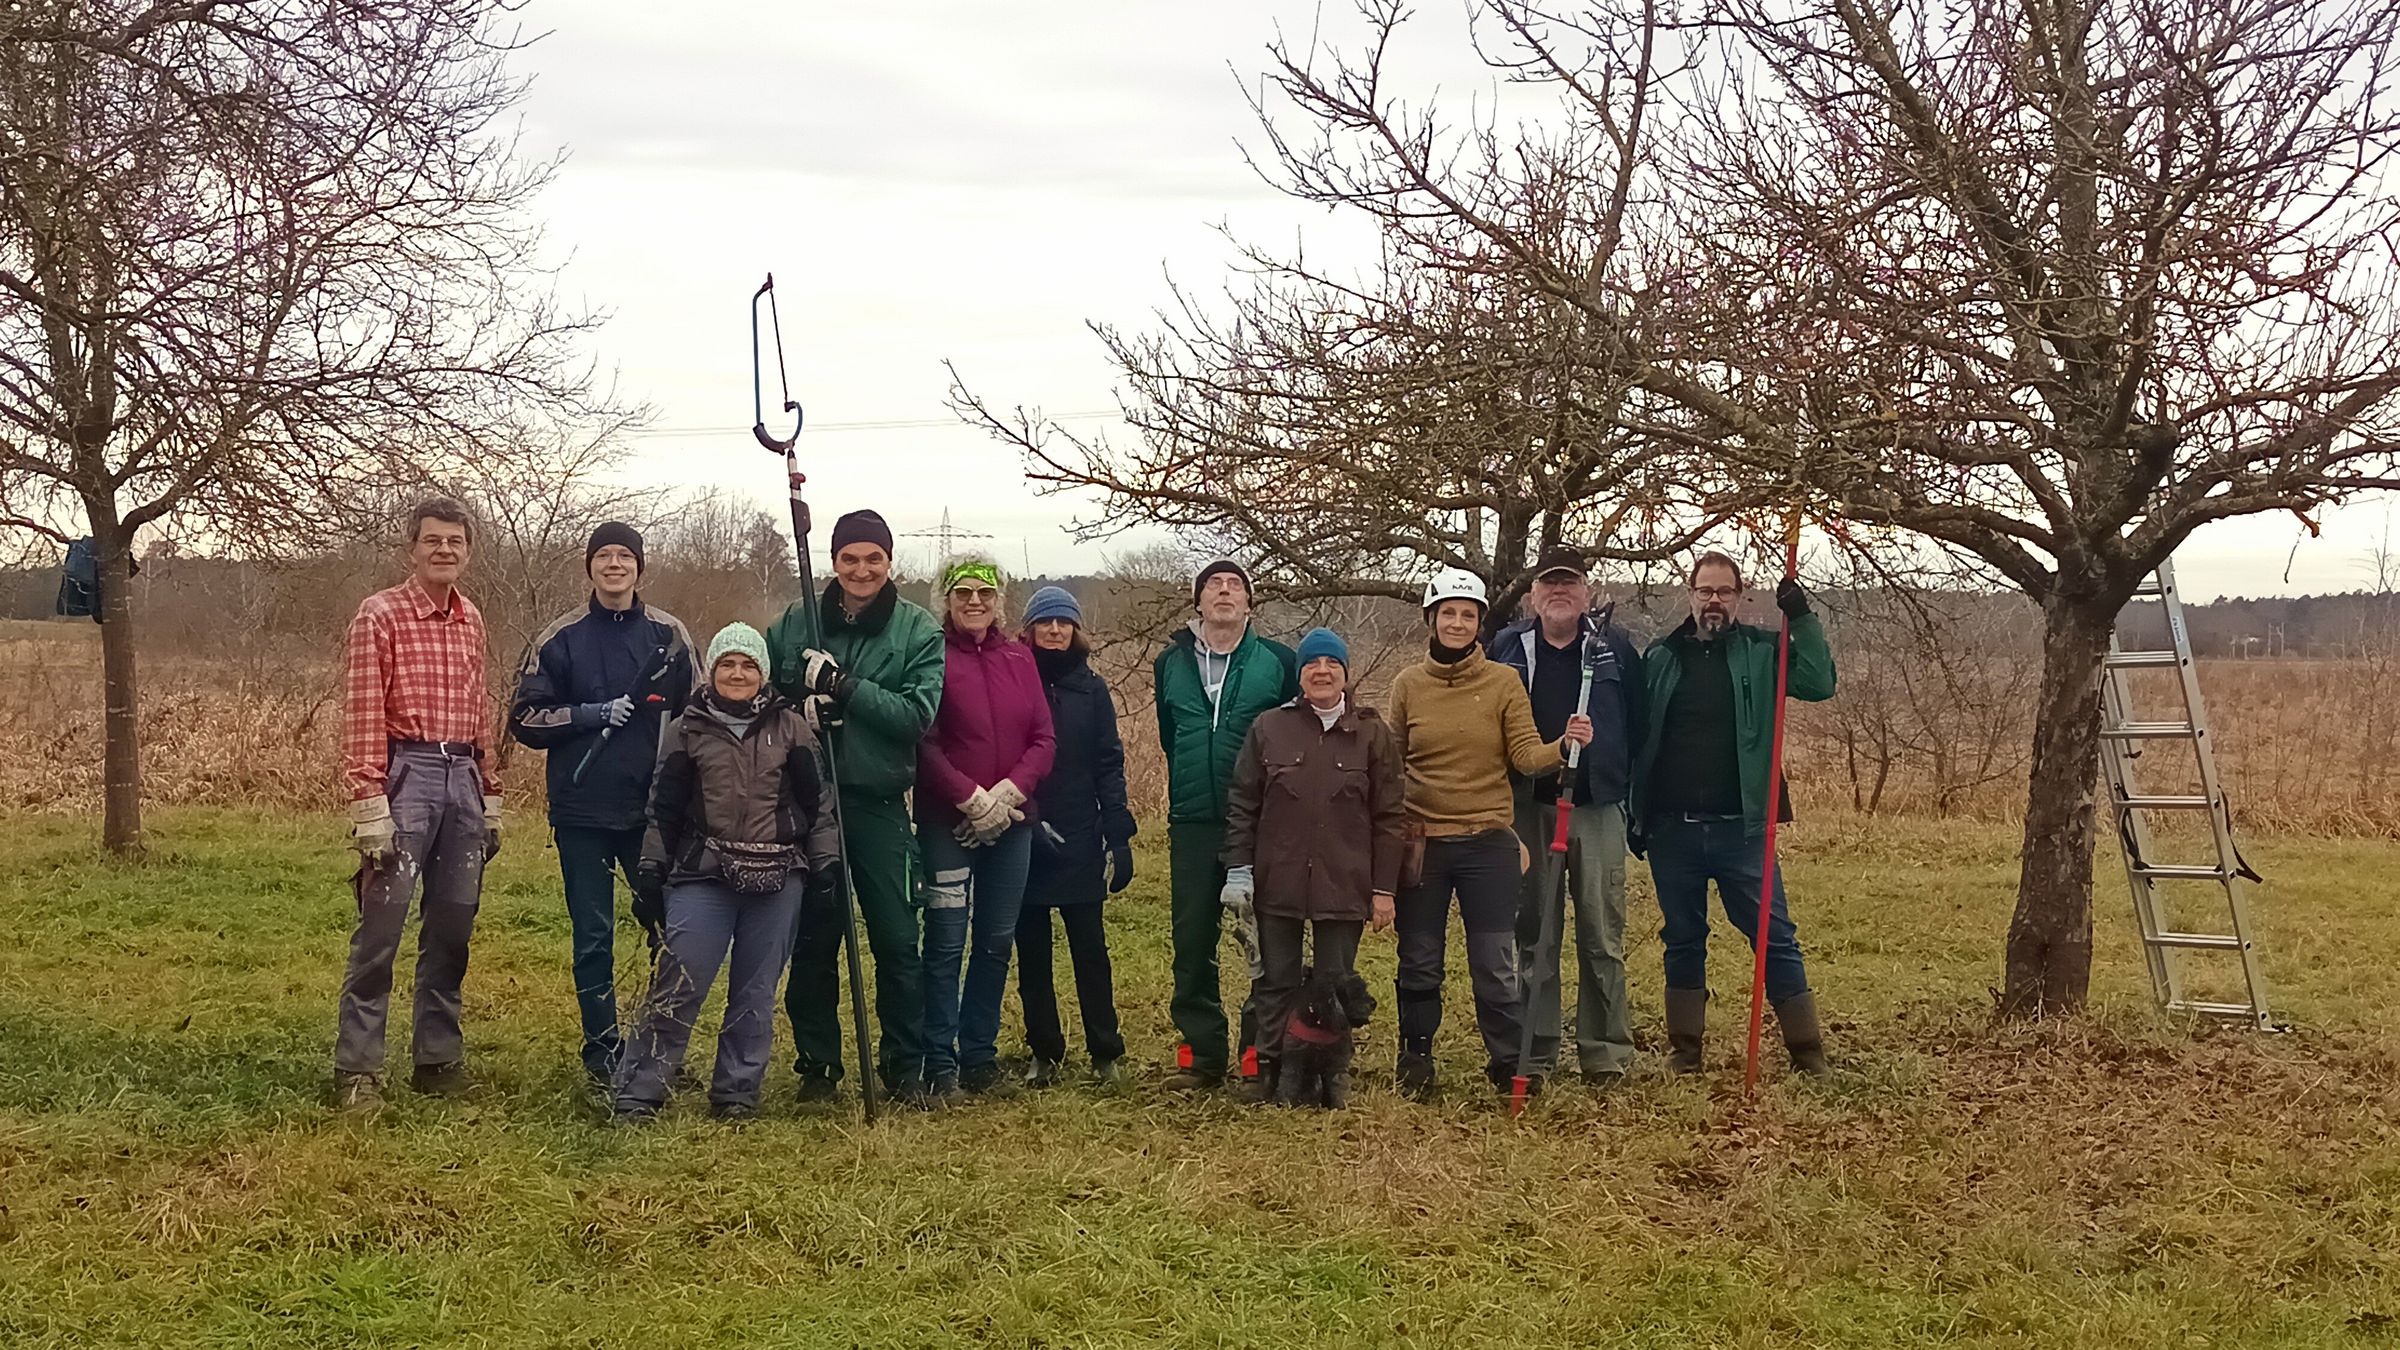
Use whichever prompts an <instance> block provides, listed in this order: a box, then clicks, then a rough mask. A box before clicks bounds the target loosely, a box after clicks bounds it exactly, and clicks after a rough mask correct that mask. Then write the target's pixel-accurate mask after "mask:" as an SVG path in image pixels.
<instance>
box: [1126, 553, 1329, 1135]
mask: <svg viewBox="0 0 2400 1350" xmlns="http://www.w3.org/2000/svg"><path fill="white" fill-rule="evenodd" d="M1192 607H1193V608H1194V609H1195V610H1197V611H1199V616H1198V617H1197V618H1195V619H1193V620H1192V623H1191V626H1190V627H1189V628H1187V629H1186V630H1185V631H1183V632H1181V633H1178V634H1176V635H1175V640H1174V641H1173V642H1170V643H1168V644H1167V649H1166V650H1165V651H1163V652H1161V653H1159V656H1158V661H1157V664H1155V665H1154V666H1152V667H1151V670H1150V678H1151V684H1150V687H1151V690H1152V691H1153V693H1154V695H1155V699H1156V702H1157V704H1158V743H1159V747H1160V748H1161V749H1163V750H1165V751H1166V752H1167V859H1168V891H1169V914H1170V923H1171V926H1172V932H1173V937H1174V944H1175V961H1174V968H1175V995H1174V999H1173V1001H1172V1002H1171V1003H1170V1004H1169V1006H1168V1011H1169V1013H1170V1015H1172V1016H1173V1017H1174V1019H1175V1029H1176V1030H1177V1031H1179V1032H1181V1033H1182V1035H1183V1046H1182V1049H1181V1050H1180V1051H1179V1052H1178V1053H1177V1055H1176V1070H1175V1072H1174V1073H1173V1074H1172V1075H1170V1076H1169V1077H1168V1079H1167V1086H1168V1087H1169V1088H1173V1089H1179V1090H1183V1091H1197V1090H1200V1089H1205V1088H1211V1087H1215V1086H1217V1085H1219V1084H1221V1083H1223V1082H1224V1081H1225V1071H1226V1068H1227V1067H1228V1065H1227V1059H1228V1056H1227V1054H1226V1030H1225V1005H1224V1003H1223V1001H1222V998H1221V995H1220V992H1219V984H1218V975H1217V944H1218V941H1219V938H1220V936H1221V934H1222V928H1221V926H1220V925H1221V921H1222V914H1221V910H1220V907H1219V898H1220V896H1221V895H1222V894H1223V892H1224V887H1225V864H1224V862H1223V861H1222V860H1221V859H1220V858H1219V856H1218V855H1219V854H1221V853H1222V852H1223V851H1224V848H1225V810H1226V807H1225V797H1226V793H1227V791H1228V790H1229V789H1230V788H1231V787H1232V785H1233V763H1234V760H1235V758H1236V757H1237V756H1239V755H1240V754H1241V750H1242V738H1243V737H1245V736H1247V735H1249V734H1250V724H1251V723H1252V722H1253V721H1255V720H1257V718H1258V715H1259V714H1260V713H1263V712H1265V711H1266V710H1267V709H1269V708H1273V707H1277V706H1280V705H1282V704H1285V703H1288V702H1290V701H1291V700H1293V699H1294V698H1297V697H1299V693H1300V681H1299V675H1298V670H1299V664H1298V662H1297V661H1296V660H1295V659H1294V658H1293V656H1292V649H1291V648H1289V647H1286V646H1284V645H1283V644H1282V643H1280V642H1271V641H1269V640H1267V639H1266V638H1263V637H1260V636H1259V635H1258V634H1256V633H1254V632H1252V631H1250V574H1249V573H1248V572H1246V571H1244V570H1242V565H1241V564H1240V563H1237V562H1235V561H1233V560H1232V559H1231V558H1219V559H1217V560H1216V561H1214V562H1212V563H1210V564H1209V565H1208V566H1206V567H1203V568H1201V569H1200V575H1199V576H1197V577H1195V578H1193V580H1192ZM1237 918H1238V916H1237ZM1257 1038H1258V1027H1257V1023H1256V1012H1255V1007H1254V1002H1253V999H1252V998H1251V997H1249V996H1245V997H1244V998H1243V1000H1242V1036H1241V1044H1242V1051H1243V1055H1242V1058H1243V1061H1244V1063H1243V1068H1244V1071H1245V1073H1246V1074H1248V1073H1253V1072H1254V1069H1253V1061H1252V1060H1251V1055H1250V1051H1251V1047H1252V1046H1253V1045H1255V1044H1256V1043H1257Z"/></svg>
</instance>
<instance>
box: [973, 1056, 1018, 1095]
mask: <svg viewBox="0 0 2400 1350" xmlns="http://www.w3.org/2000/svg"><path fill="white" fill-rule="evenodd" d="M958 1086H959V1089H960V1090H961V1091H963V1092H965V1093H966V1094H967V1095H968V1096H971V1097H995V1098H998V1097H1013V1096H1015V1095H1016V1092H1017V1085H1016V1084H1014V1083H1012V1082H1010V1081H1008V1076H1007V1075H1006V1074H1003V1073H1001V1072H1000V1065H999V1063H998V1062H997V1061H995V1062H993V1063H990V1064H971V1065H968V1066H967V1067H966V1068H963V1069H960V1070H959V1071H958Z"/></svg>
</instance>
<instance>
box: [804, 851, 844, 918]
mask: <svg viewBox="0 0 2400 1350" xmlns="http://www.w3.org/2000/svg"><path fill="white" fill-rule="evenodd" d="M841 901H842V865H841V864H840V863H838V862H828V863H826V864H825V865H824V866H822V867H813V868H810V869H809V873H808V885H807V886H806V887H805V888H803V889H802V890H801V892H800V906H801V908H803V909H816V908H818V907H820V906H824V905H838V904H840V903H841Z"/></svg>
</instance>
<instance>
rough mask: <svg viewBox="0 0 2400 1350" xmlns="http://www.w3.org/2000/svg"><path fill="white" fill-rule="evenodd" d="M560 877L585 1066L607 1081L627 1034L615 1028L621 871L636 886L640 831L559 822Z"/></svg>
mask: <svg viewBox="0 0 2400 1350" xmlns="http://www.w3.org/2000/svg"><path fill="white" fill-rule="evenodd" d="M551 834H552V835H553V836H554V837H555V838H556V839H557V840H558V872H559V880H560V882H561V883H562V884H563V886H564V888H565V890H566V893H567V927H568V929H569V931H571V932H572V933H573V935H574V944H575V946H574V970H575V1006H576V1008H577V1009H578V1010H579V1011H580V1012H581V1013H582V1015H583V1070H584V1072H585V1073H588V1074H590V1075H591V1076H592V1077H594V1078H597V1079H600V1080H601V1081H603V1082H606V1081H607V1080H609V1079H610V1078H612V1077H614V1076H615V1075H616V1072H617V1058H618V1056H619V1055H620V1054H622V1053H623V1050H624V1037H623V1035H622V1033H621V1032H619V1030H618V1028H617V874H618V873H619V872H622V873H624V874H625V883H626V885H627V886H631V885H632V884H633V872H634V868H635V867H636V866H637V865H638V864H639V863H640V862H641V860H642V830H641V827H640V826H636V827H634V828H632V829H630V830H599V829H591V828H588V827H586V826H581V825H559V826H555V827H553V828H552V830H551Z"/></svg>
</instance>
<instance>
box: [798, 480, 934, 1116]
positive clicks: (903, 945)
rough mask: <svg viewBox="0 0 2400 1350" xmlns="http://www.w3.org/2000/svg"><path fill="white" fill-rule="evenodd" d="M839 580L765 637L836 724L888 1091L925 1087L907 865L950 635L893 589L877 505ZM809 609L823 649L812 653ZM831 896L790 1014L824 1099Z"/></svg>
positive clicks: (909, 1094)
mask: <svg viewBox="0 0 2400 1350" xmlns="http://www.w3.org/2000/svg"><path fill="white" fill-rule="evenodd" d="M832 552H833V581H832V583H831V584H829V585H828V586H826V587H825V591H824V594H823V595H822V596H817V597H803V598H802V599H800V600H797V601H795V602H793V604H792V606H791V607H790V608H789V609H786V610H785V611H784V612H783V617H782V618H779V619H777V620H776V621H775V622H774V624H773V626H771V627H769V628H768V629H767V648H768V650H769V652H770V654H771V657H770V662H769V664H770V668H771V669H772V670H773V672H774V681H775V687H776V689H777V690H778V691H779V692H781V693H782V694H783V695H784V697H786V698H789V699H791V700H793V701H794V702H795V703H800V704H802V705H803V707H804V708H805V709H806V710H807V711H808V712H809V714H810V716H811V718H812V719H813V720H814V721H815V722H816V723H817V724H818V725H820V726H822V727H826V728H828V731H827V734H828V735H829V737H830V739H831V741H832V745H833V752H834V756H835V765H836V767H837V768H838V769H839V776H840V779H841V808H842V846H843V849H844V851H845V852H846V853H847V854H848V857H849V864H850V884H851V890H852V892H853V893H855V894H856V895H857V896H858V909H859V914H860V916H861V917H862V918H863V919H864V920H865V921H866V929H867V948H868V950H869V951H870V952H872V953H873V954H874V957H875V1019H876V1021H877V1022H878V1023H879V1024H880V1025H881V1028H882V1032H883V1036H882V1045H881V1047H880V1049H879V1051H878V1053H877V1055H876V1063H877V1067H878V1070H879V1072H880V1073H881V1075H882V1078H883V1086H884V1091H885V1092H887V1093H889V1094H890V1095H891V1096H893V1097H895V1098H898V1099H900V1100H902V1101H912V1102H915V1101H922V1100H923V1099H924V1092H925V973H924V967H923V964H922V962H921V959H920V957H919V954H918V946H919V944H918V933H917V911H916V907H915V903H914V901H913V899H912V898H911V889H912V888H911V886H910V868H911V867H912V866H913V865H914V861H915V858H916V853H917V839H916V834H915V833H914V831H913V830H912V828H911V827H910V824H909V816H908V801H907V797H908V790H909V787H910V786H911V785H912V784H914V783H915V782H916V778H917V742H918V741H920V740H922V739H923V738H924V736H925V730H926V728H928V727H930V726H932V725H933V714H934V710H935V709H936V708H937V707H939V706H940V704H941V701H942V632H941V628H940V626H939V625H937V624H936V623H935V622H934V621H933V616H932V615H931V614H928V613H926V612H925V611H924V610H923V609H921V608H919V607H917V606H915V605H912V604H910V603H908V602H907V601H905V600H903V599H901V598H900V592H899V588H898V587H896V586H894V585H893V584H892V531H891V527H890V526H888V525H886V524H884V523H883V517H882V516H879V515H877V514H875V513H874V512H873V511H853V512H851V513H850V514H848V515H846V516H843V517H842V518H841V519H840V520H837V521H835V522H834V524H833V543H832ZM811 603H814V604H816V605H817V607H818V618H819V622H820V623H821V625H822V631H823V633H824V646H822V647H821V648H820V647H811V646H810V645H809V639H810V637H811V635H812V634H811V628H812V625H811V624H810V623H809V620H808V612H807V611H806V610H805V609H803V608H802V606H804V605H808V604H811ZM832 899H833V897H832V896H830V895H823V896H820V895H814V894H812V895H811V896H810V897H809V904H808V906H807V908H806V909H805V910H804V911H803V912H802V914H801V916H800V926H799V933H798V934H797V936H796V937H795V938H794V939H793V943H792V973H791V980H790V983H789V984H787V985H786V986H785V988H784V1000H783V1006H784V1011H785V1012H786V1013H787V1014H789V1015H790V1017H791V1020H792V1043H793V1045H794V1047H795V1048H796V1050H797V1051H798V1056H797V1060H796V1062H795V1064H794V1065H793V1067H794V1068H796V1069H798V1070H799V1071H800V1100H802V1101H803V1102H821V1101H830V1100H832V1099H833V1097H834V1096H835V1093H836V1088H835V1084H836V1083H837V1082H839V1081H840V1079H841V1076H842V1023H841V1017H840V1013H839V1008H840V998H841V982H840V977H839V976H838V974H837V973H836V972H837V970H838V968H839V963H840V958H841V949H842V935H843V917H842V910H841V906H840V905H839V904H837V903H832Z"/></svg>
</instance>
